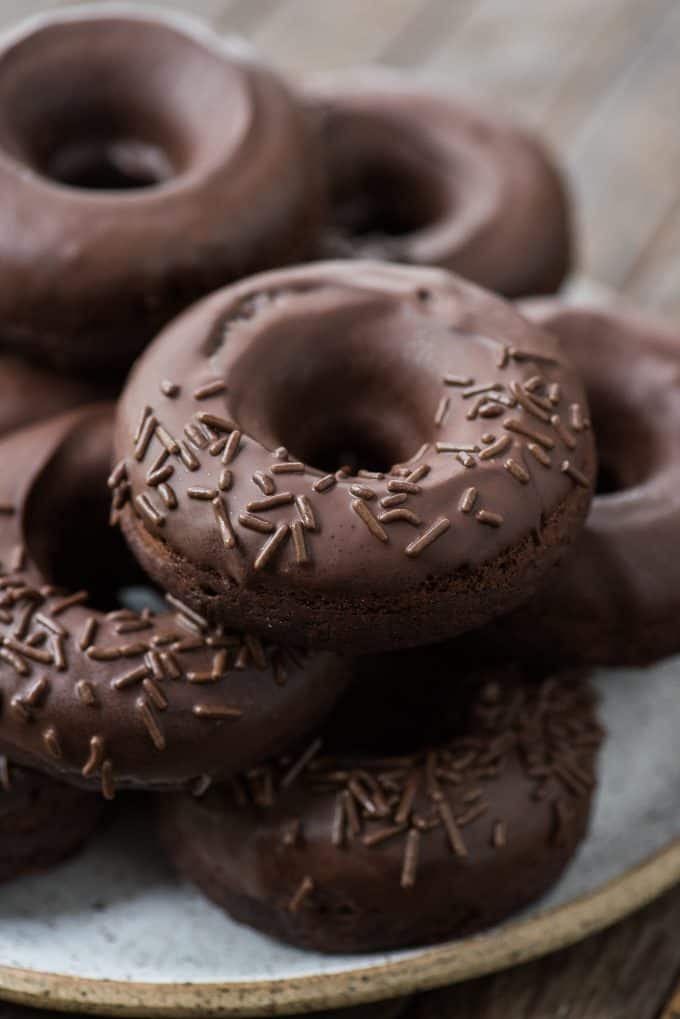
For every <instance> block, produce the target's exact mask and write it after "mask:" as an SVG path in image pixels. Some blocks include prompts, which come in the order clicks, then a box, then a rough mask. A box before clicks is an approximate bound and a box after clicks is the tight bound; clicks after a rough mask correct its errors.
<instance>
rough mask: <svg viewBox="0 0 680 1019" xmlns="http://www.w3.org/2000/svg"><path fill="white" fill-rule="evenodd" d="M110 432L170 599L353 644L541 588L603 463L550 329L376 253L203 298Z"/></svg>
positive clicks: (438, 625)
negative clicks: (380, 260) (373, 259)
mask: <svg viewBox="0 0 680 1019" xmlns="http://www.w3.org/2000/svg"><path fill="white" fill-rule="evenodd" d="M115 445H116V457H117V466H116V472H115V475H114V477H115V479H116V481H117V485H116V488H115V498H116V507H117V508H116V513H117V516H118V518H119V519H120V522H121V525H122V527H123V530H124V533H125V535H126V537H127V539H128V541H129V543H130V545H131V547H132V549H133V551H134V553H135V555H136V557H137V559H138V560H139V561H140V562H141V563H142V565H143V566H144V568H145V569H146V570H147V572H148V573H149V575H150V576H152V577H154V578H155V580H156V581H157V582H158V583H159V584H160V585H161V586H162V587H163V588H164V589H165V590H168V591H170V592H172V593H173V594H174V595H176V596H177V597H179V598H181V599H182V600H183V601H184V602H186V603H187V604H188V605H190V606H191V607H192V608H193V609H194V610H196V611H198V612H200V613H201V614H202V615H205V616H206V618H208V619H210V620H211V621H212V622H214V623H224V624H226V625H234V626H238V627H244V628H246V627H247V628H248V629H249V630H253V631H255V632H258V633H261V634H268V635H270V636H271V637H273V638H274V639H278V640H281V641H283V642H285V643H293V644H299V643H304V644H306V645H307V646H309V647H318V648H330V649H335V650H340V651H342V650H343V649H345V648H348V647H349V648H351V649H352V652H353V653H355V652H361V651H372V650H383V649H391V648H395V647H402V646H416V645H418V644H423V643H430V642H433V641H435V640H438V639H445V638H447V637H452V636H455V635H456V634H457V633H461V632H464V631H465V630H468V629H471V628H473V627H475V626H479V625H481V624H482V623H483V622H484V621H485V620H487V619H489V618H491V617H493V616H494V615H496V614H498V613H499V612H501V611H506V610H509V609H510V608H512V607H514V606H515V605H516V604H519V603H520V602H522V601H523V600H526V599H527V598H528V597H530V595H531V593H532V591H533V589H534V588H535V586H536V584H537V583H538V581H539V580H540V578H541V577H542V576H543V575H544V573H545V572H546V571H547V570H548V569H549V568H550V566H552V565H553V564H554V563H555V562H556V561H557V560H558V559H559V557H560V555H561V554H562V552H563V550H564V548H565V547H566V545H567V544H568V543H569V542H570V541H571V539H572V538H573V537H575V535H576V534H577V533H578V531H579V529H580V527H581V525H582V522H583V520H584V519H585V515H586V513H587V510H588V506H589V504H590V499H591V494H592V483H593V478H594V473H595V461H594V451H593V439H592V434H591V431H590V428H589V412H588V409H587V405H586V398H585V393H584V390H583V388H582V385H581V383H580V381H579V379H578V377H577V375H576V373H575V372H574V370H573V369H572V368H571V366H570V365H569V363H568V361H567V360H566V358H565V356H564V353H563V351H562V349H561V347H560V345H559V343H558V342H557V340H555V339H554V338H553V337H552V336H551V335H549V334H547V333H545V332H543V331H542V330H540V329H539V328H537V327H536V326H535V325H532V324H530V323H528V322H527V321H526V320H525V319H523V318H522V317H521V316H520V315H519V314H518V313H517V312H516V311H515V310H514V309H513V308H512V307H510V306H509V305H508V304H506V303H505V302H504V301H503V300H502V299H500V298H498V297H495V296H493V295H491V294H489V293H487V292H485V291H483V290H481V289H479V288H477V287H475V286H473V285H471V284H469V283H466V282H465V281H463V280H461V279H459V278H457V277H455V276H453V275H451V274H449V273H446V272H444V271H440V270H436V269H420V268H406V267H402V266H393V265H385V264H381V263H377V262H356V263H345V262H329V263H318V264H315V265H312V266H305V267H300V268H294V269H288V270H280V271H277V272H272V273H268V274H263V275H261V276H256V277H253V278H251V279H249V280H247V281H244V282H242V283H239V284H236V285H234V286H232V287H229V288H225V289H224V290H222V291H220V292H218V293H216V294H215V295H212V296H211V297H209V298H207V299H206V300H205V301H203V302H201V303H199V304H197V305H196V306H194V307H193V308H192V309H191V310H190V311H189V312H187V313H185V314H184V315H183V316H181V317H180V318H179V319H177V320H176V321H175V322H174V323H172V324H171V325H170V326H169V327H168V328H167V329H166V330H164V331H163V332H162V333H161V334H160V335H159V337H157V339H156V340H155V341H154V343H153V344H152V345H151V347H150V348H149V349H148V350H147V351H146V352H145V354H144V356H143V357H142V358H141V359H140V361H139V362H138V363H137V365H136V367H135V369H134V370H133V372H132V374H131V376H130V378H129V380H128V383H127V386H126V388H125V390H124V392H123V395H122V397H121V401H120V403H119V405H118V415H117V426H116V440H115ZM435 595H436V597H434V596H435Z"/></svg>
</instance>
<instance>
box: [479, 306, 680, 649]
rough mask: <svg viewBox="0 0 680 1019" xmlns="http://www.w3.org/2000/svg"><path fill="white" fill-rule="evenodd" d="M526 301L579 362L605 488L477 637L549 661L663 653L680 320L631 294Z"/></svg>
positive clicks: (679, 496)
mask: <svg viewBox="0 0 680 1019" xmlns="http://www.w3.org/2000/svg"><path fill="white" fill-rule="evenodd" d="M523 307H524V310H525V311H526V312H527V314H529V315H530V316H531V317H532V319H534V320H535V321H537V322H538V323H539V324H540V325H541V326H543V327H544V328H546V329H549V330H551V332H553V333H554V334H555V335H557V336H558V337H559V339H560V340H561V342H562V345H563V347H564V349H565V350H566V352H567V354H568V355H569V357H570V358H571V360H572V361H573V363H574V364H575V365H576V367H577V368H578V369H579V370H580V372H581V377H582V378H583V381H584V383H585V386H586V390H587V393H588V399H589V403H590V408H591V413H592V416H593V424H594V431H595V436H596V442H597V452H598V459H599V461H600V473H599V478H598V492H597V494H596V495H595V498H594V499H593V503H592V506H591V509H590V515H589V517H588V520H587V522H586V526H585V528H584V530H583V533H582V534H581V536H580V537H579V539H578V541H577V543H576V545H575V546H574V548H573V550H572V551H570V552H569V554H568V556H566V557H565V559H564V561H563V562H562V564H561V565H560V566H559V568H558V569H556V570H555V571H554V572H552V573H551V574H549V575H548V577H546V579H545V582H544V585H543V586H542V587H541V590H540V592H539V593H538V594H537V596H536V598H535V599H534V600H533V601H531V602H530V603H528V604H526V605H524V606H523V607H522V609H521V610H519V611H517V612H513V613H512V614H511V615H510V616H508V617H507V618H505V619H502V620H498V622H497V624H495V625H493V627H492V629H491V630H489V631H485V632H483V633H482V634H481V643H482V644H483V645H484V646H485V647H486V648H489V647H491V646H495V648H496V651H497V653H498V654H500V655H505V654H506V653H521V654H522V655H524V656H527V655H531V656H538V657H539V658H541V659H543V660H545V661H547V662H573V663H593V664H601V665H645V664H649V663H651V662H654V661H658V660H659V659H660V658H664V657H666V656H667V655H670V654H673V653H675V652H677V651H680V633H679V632H678V618H679V616H680V560H679V559H678V555H677V549H678V542H679V541H680V332H678V331H677V330H676V329H674V328H672V327H671V326H670V325H669V324H665V323H663V322H660V321H659V320H657V319H655V318H653V317H652V316H650V315H648V314H641V313H639V312H636V311H635V310H634V309H633V308H632V307H631V306H630V305H628V304H627V303H626V302H624V301H617V302H613V303H611V304H610V305H607V307H603V308H596V307H591V308H588V307H569V306H567V305H564V304H562V303H560V302H558V301H547V300H545V301H537V302H528V303H526V304H525V305H524V306H523ZM471 640H472V641H475V640H476V635H474V634H473V635H471Z"/></svg>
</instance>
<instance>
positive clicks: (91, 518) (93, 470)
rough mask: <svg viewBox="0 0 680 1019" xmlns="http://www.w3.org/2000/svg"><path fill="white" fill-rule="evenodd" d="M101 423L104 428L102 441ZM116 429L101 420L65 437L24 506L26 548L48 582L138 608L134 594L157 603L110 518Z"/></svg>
mask: <svg viewBox="0 0 680 1019" xmlns="http://www.w3.org/2000/svg"><path fill="white" fill-rule="evenodd" d="M85 427H87V425H86V426H85ZM99 427H101V428H104V429H106V435H105V437H103V441H101V438H98V435H97V433H98V428H99ZM110 433H111V421H110V420H108V419H106V420H105V421H104V422H102V424H101V426H100V425H99V423H98V424H97V425H96V426H95V427H94V428H93V429H92V431H91V433H89V434H88V435H85V436H82V435H78V436H77V437H76V438H74V439H73V440H71V441H70V442H67V443H65V444H64V446H63V447H62V449H61V451H60V452H59V454H58V455H57V456H56V457H54V459H53V460H52V461H51V462H50V463H49V464H48V465H47V466H46V468H45V469H44V470H43V471H42V473H41V475H40V478H39V480H38V482H37V484H36V485H35V486H34V488H33V489H32V492H31V497H30V499H29V502H28V506H27V508H26V517H25V534H26V544H27V551H28V554H29V556H30V558H31V559H32V561H33V562H35V563H36V565H37V566H38V568H39V569H40V571H41V573H42V575H43V577H44V578H45V583H47V584H53V585H55V586H56V587H59V588H63V589H64V590H65V591H67V592H71V591H81V590H85V591H87V592H88V595H89V600H88V603H89V604H90V605H91V606H92V607H93V608H95V609H99V610H100V611H104V612H108V611H112V610H114V609H118V608H121V607H128V606H129V607H134V608H137V607H139V606H138V605H137V604H135V605H131V606H130V604H129V603H130V600H131V599H132V600H133V601H134V600H135V599H137V601H138V602H140V605H141V604H149V607H154V604H155V600H154V599H155V596H154V594H153V593H148V594H147V590H148V589H149V588H150V585H149V581H148V579H147V578H146V575H145V574H144V573H143V572H142V570H141V568H140V567H139V565H138V564H137V562H136V560H135V558H134V556H133V555H132V553H131V552H130V550H129V548H128V546H127V544H126V542H125V540H124V538H123V537H122V535H121V533H120V530H119V529H118V528H117V527H116V528H114V527H111V526H110V525H109V513H110V509H111V493H110V491H109V490H108V487H107V484H106V479H107V476H108V473H109V464H110V444H109V440H110ZM99 435H100V436H101V433H99ZM90 439H91V440H92V442H90V441H89V440H90ZM145 599H146V600H145Z"/></svg>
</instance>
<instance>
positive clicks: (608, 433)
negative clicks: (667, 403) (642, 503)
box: [588, 389, 656, 497]
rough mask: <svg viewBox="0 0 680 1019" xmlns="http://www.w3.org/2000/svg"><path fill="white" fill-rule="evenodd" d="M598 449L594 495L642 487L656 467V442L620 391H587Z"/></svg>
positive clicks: (652, 434)
mask: <svg viewBox="0 0 680 1019" xmlns="http://www.w3.org/2000/svg"><path fill="white" fill-rule="evenodd" d="M588 401H589V404H590V408H591V417H592V424H593V430H594V434H595V443H596V448H597V460H598V469H597V479H596V485H595V492H596V494H597V495H598V496H602V497H606V496H610V495H617V494H619V493H621V492H625V491H626V490H627V489H630V488H635V487H636V486H637V485H641V484H643V483H644V482H645V481H646V480H647V478H648V477H649V476H650V475H651V474H652V472H653V470H654V466H655V459H656V457H655V448H656V440H655V436H654V433H653V431H652V430H651V428H650V427H649V424H648V422H647V420H646V418H645V417H644V415H643V414H641V413H640V410H639V407H637V406H636V405H635V404H634V403H632V402H631V403H630V404H629V403H628V402H627V401H626V399H625V394H623V393H622V392H609V391H603V390H598V389H589V390H588Z"/></svg>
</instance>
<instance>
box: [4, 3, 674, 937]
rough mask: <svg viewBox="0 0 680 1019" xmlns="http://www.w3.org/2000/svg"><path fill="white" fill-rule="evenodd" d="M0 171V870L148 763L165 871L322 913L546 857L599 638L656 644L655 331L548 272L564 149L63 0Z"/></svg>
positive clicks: (380, 77) (658, 385)
mask: <svg viewBox="0 0 680 1019" xmlns="http://www.w3.org/2000/svg"><path fill="white" fill-rule="evenodd" d="M0 192H1V193H2V197H3V201H2V202H0V257H1V259H2V266H3V271H2V274H1V277H0V393H1V394H2V401H1V405H0V432H1V433H2V434H1V436H0V462H1V463H2V471H1V472H0V692H1V699H0V752H1V753H2V755H3V756H2V757H1V758H0V764H1V767H0V783H1V784H2V789H3V791H2V794H1V796H0V816H1V817H2V824H3V833H4V838H3V842H2V846H1V847H0V876H1V877H3V878H4V879H6V880H8V879H10V878H13V877H16V876H18V875H19V874H21V873H23V872H25V871H27V870H32V869H35V868H44V867H46V866H48V865H50V864H54V863H56V862H57V861H58V860H59V859H61V858H62V857H64V856H66V855H68V854H69V853H72V852H73V851H75V850H76V849H77V848H78V846H79V845H80V844H81V843H82V842H83V841H84V840H86V839H87V837H88V836H90V835H91V834H92V832H93V831H94V830H95V828H97V827H98V826H99V824H100V823H101V820H102V816H103V815H104V814H106V813H109V812H110V811H111V810H114V809H116V806H115V805H112V804H111V801H114V800H115V801H116V805H119V804H120V803H124V802H125V799H126V791H127V790H143V791H148V792H150V793H152V794H154V796H155V799H156V801H157V813H158V817H159V828H160V833H161V838H162V842H163V845H164V846H165V847H166V849H167V852H168V854H169V856H170V858H171V859H172V860H173V861H174V863H175V865H176V867H177V870H178V872H179V874H180V875H181V876H182V877H183V878H185V879H188V880H190V881H193V882H195V883H196V884H197V885H198V886H199V887H200V888H201V889H202V891H203V892H204V893H205V894H206V895H207V896H208V897H209V898H211V899H212V900H214V901H215V902H216V903H217V904H218V905H219V906H221V907H222V908H224V909H225V910H226V911H227V912H228V913H229V914H230V915H231V916H233V917H234V918H235V919H237V920H238V921H240V922H243V923H246V924H249V925H252V926H254V927H257V928H259V929H261V930H262V931H264V932H266V933H268V934H271V935H274V936H276V937H278V938H281V939H284V940H285V941H289V942H292V943H295V944H298V945H301V946H305V947H308V948H313V949H319V950H323V951H331V952H333V951H348V952H353V951H361V950H374V949H383V948H390V947H400V946H408V945H417V944H422V943H427V942H433V941H437V940H440V939H443V938H449V937H456V936H461V935H464V934H468V933H471V932H474V931H478V930H480V929H482V928H484V927H486V926H488V925H490V924H492V923H495V922H498V921H500V920H502V919H504V918H505V917H507V916H508V915H509V914H511V913H512V912H513V911H515V910H517V909H519V908H520V907H522V906H524V905H526V904H528V903H529V902H531V901H533V900H535V899H537V898H538V897H539V896H540V895H541V894H542V893H543V892H544V890H545V889H547V888H548V887H549V886H550V885H551V884H552V883H553V882H555V881H556V880H557V878H558V877H559V875H560V874H561V872H562V871H563V869H564V868H565V867H566V866H567V864H568V863H569V862H570V860H571V858H572V856H573V854H574V852H575V850H576V848H577V847H578V845H579V843H580V842H581V840H582V839H583V837H584V835H585V832H586V830H587V825H588V820H589V815H590V809H591V803H592V798H593V793H594V791H595V788H596V784H597V755H598V750H599V747H600V744H601V741H602V737H603V730H602V727H601V725H600V723H599V721H598V717H597V704H596V699H595V696H594V693H593V689H592V687H591V685H590V680H589V676H588V668H589V667H590V666H591V665H595V664H632V663H648V662H650V661H652V660H654V658H656V657H660V656H662V655H665V654H669V653H671V652H673V651H675V650H678V637H677V626H676V625H675V619H676V616H677V608H678V606H677V601H678V597H679V595H678V591H679V590H680V584H678V583H677V582H676V577H675V572H677V569H678V567H677V564H676V563H675V562H674V557H673V556H672V555H669V552H670V550H671V549H672V547H673V543H674V541H675V536H676V533H677V529H676V516H677V513H678V509H677V503H678V498H679V495H678V493H680V484H678V479H677V474H678V472H679V471H680V467H678V466H676V465H677V464H678V463H680V461H679V460H678V459H677V458H676V455H675V446H676V445H677V442H678V439H677V438H676V436H677V435H678V434H680V431H679V430H678V429H677V428H675V427H673V422H674V421H675V420H676V415H678V414H680V396H679V395H678V393H679V392H680V390H678V386H677V380H678V378H680V374H679V373H680V353H679V351H680V345H679V344H678V341H677V338H676V336H675V335H674V334H673V331H672V330H671V329H670V328H669V327H666V326H664V325H662V324H659V323H656V322H653V321H649V320H648V319H647V318H646V317H642V316H641V315H639V314H638V313H635V312H633V311H631V310H629V309H628V308H627V307H626V306H625V305H624V304H620V305H617V306H614V307H610V308H608V309H606V310H595V309H584V308H574V307H571V306H569V305H567V304H565V303H563V302H562V301H561V300H560V299H559V298H556V297H550V296H545V295H550V294H551V293H553V292H554V291H555V290H556V289H557V288H558V287H559V285H560V283H561V282H562V280H563V278H564V277H565V275H566V273H567V272H568V270H569V268H570V266H571V259H572V256H571V244H570V235H571V232H570V216H569V208H568V202H567V198H566V195H565V192H564V187H563V184H562V181H561V178H560V175H559V173H558V172H557V170H556V169H555V167H554V166H553V164H552V162H551V160H550V158H549V157H548V155H547V154H546V153H545V152H544V151H543V149H542V148H541V146H540V145H539V144H538V143H537V141H536V140H535V139H533V138H531V137H529V136H527V135H526V134H525V133H523V131H522V130H520V129H519V128H518V127H517V126H515V125H514V124H512V123H509V122H507V121H505V120H501V119H498V118H496V117H493V116H490V115H489V114H488V113H485V112H482V111H479V110H477V109H474V108H471V107H469V106H464V105H461V104H459V103H457V102H455V101H454V100H452V99H451V98H450V97H447V96H446V95H444V94H441V93H434V92H430V91H427V90H424V89H423V88H422V87H416V86H415V85H414V84H413V83H412V82H411V81H410V80H409V79H408V78H406V77H396V76H394V75H391V74H390V75H388V74H386V73H382V72H381V73H378V72H371V73H368V72H362V73H356V74H349V75H345V76H343V77H340V78H339V77H338V76H322V77H318V76H314V77H312V78H308V79H304V80H298V81H295V82H294V83H286V82H284V81H283V80H282V79H281V78H280V77H279V76H278V75H277V74H276V73H275V72H274V71H272V70H271V69H269V68H266V67H264V66H263V65H262V64H261V63H260V62H259V61H258V60H257V58H256V57H255V56H254V55H253V54H252V53H250V51H249V50H248V49H247V48H245V47H244V46H243V45H242V44H239V43H235V42H232V41H230V42H228V43H225V42H224V41H223V40H221V39H220V38H218V37H215V36H213V35H212V34H211V33H210V32H209V31H208V30H207V29H204V28H201V27H198V26H197V25H196V24H195V23H193V22H190V21H185V20H183V19H178V18H176V17H166V16H163V15H161V14H149V13H140V12H135V10H134V9H131V10H130V11H125V10H124V9H121V8H118V7H116V8H115V9H108V10H107V8H106V7H104V8H99V7H97V8H92V9H88V8H80V9H79V10H78V11H77V12H76V13H73V12H70V13H62V14H53V15H49V16H46V17H43V18H41V19H38V20H35V21H32V22H29V23H26V24H24V25H21V26H19V27H18V28H17V29H15V30H14V31H12V32H11V33H9V34H8V35H6V36H5V37H4V38H3V39H2V41H1V42H0ZM535 295H543V296H542V297H540V298H536V297H535ZM532 296H534V299H533V300H527V298H530V297H532ZM512 301H520V303H519V304H517V303H515V304H513V303H511V302H512ZM666 414H668V415H669V417H668V418H666V417H665V415H666ZM598 459H599V462H600V474H599V478H600V487H601V489H602V492H601V494H596V495H594V493H595V489H596V472H597V466H596V465H597V461H598ZM178 880H179V878H178Z"/></svg>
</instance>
